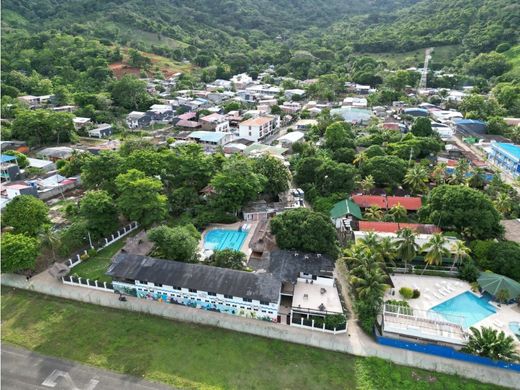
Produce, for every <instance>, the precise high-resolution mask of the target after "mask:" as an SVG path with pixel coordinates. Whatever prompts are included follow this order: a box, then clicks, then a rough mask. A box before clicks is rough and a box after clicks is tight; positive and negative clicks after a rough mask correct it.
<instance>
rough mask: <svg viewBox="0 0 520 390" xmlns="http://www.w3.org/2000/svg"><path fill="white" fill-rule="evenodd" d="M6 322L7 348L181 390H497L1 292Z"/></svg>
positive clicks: (280, 344) (147, 318)
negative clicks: (77, 362)
mask: <svg viewBox="0 0 520 390" xmlns="http://www.w3.org/2000/svg"><path fill="white" fill-rule="evenodd" d="M2 316H3V319H4V320H3V329H2V342H4V343H11V344H15V345H18V346H20V347H24V348H28V349H31V350H34V351H36V352H39V353H43V354H47V355H51V356H56V357H60V358H66V359H72V360H76V361H79V362H82V363H85V364H89V365H92V366H96V367H100V368H105V369H109V370H114V371H117V372H121V373H126V374H130V375H135V376H139V377H142V378H144V379H147V380H151V381H157V382H163V383H166V384H168V385H170V386H175V387H176V388H182V389H222V388H226V389H243V388H248V389H264V388H276V389H279V388H300V389H316V388H326V389H364V390H370V389H374V390H376V389H377V390H384V389H403V390H405V389H414V390H416V389H417V390H420V389H428V390H434V389H499V388H500V387H498V386H493V385H484V384H481V383H478V382H476V381H473V380H467V379H462V378H459V377H456V376H451V375H445V374H438V373H431V372H428V371H425V370H419V369H415V368H410V367H403V366H398V365H395V364H393V363H390V362H387V361H384V360H381V359H377V358H368V359H366V358H358V357H354V356H351V355H346V354H342V353H337V352H331V351H326V350H321V349H317V348H310V347H307V346H302V345H297V344H290V343H286V342H282V341H277V340H270V339H265V338H261V337H256V336H251V335H247V334H241V333H236V332H231V331H227V330H224V329H218V328H210V327H205V326H199V325H194V324H187V323H180V322H173V321H170V320H166V319H163V318H158V317H153V316H147V315H143V314H138V313H132V312H126V311H119V310H113V309H109V308H105V307H99V306H94V305H89V304H83V303H78V302H72V301H67V300H62V299H57V298H53V297H48V296H45V295H39V294H35V293H32V292H28V291H20V290H15V289H3V290H2ZM72 323H73V324H74V326H71V324H72ZM92 329H96V332H92ZM63 340H67V342H63ZM159 341H160V342H159Z"/></svg>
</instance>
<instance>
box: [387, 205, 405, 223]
mask: <svg viewBox="0 0 520 390" xmlns="http://www.w3.org/2000/svg"><path fill="white" fill-rule="evenodd" d="M388 215H390V216H391V217H392V219H393V220H394V221H395V222H403V221H405V220H406V217H407V215H408V212H407V211H406V208H404V207H403V206H402V205H401V203H397V204H396V205H393V206H392V207H391V208H390V210H388Z"/></svg>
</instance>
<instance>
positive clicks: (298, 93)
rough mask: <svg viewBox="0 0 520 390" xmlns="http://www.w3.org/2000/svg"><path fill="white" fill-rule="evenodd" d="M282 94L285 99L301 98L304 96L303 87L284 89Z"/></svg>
mask: <svg viewBox="0 0 520 390" xmlns="http://www.w3.org/2000/svg"><path fill="white" fill-rule="evenodd" d="M284 96H285V98H286V99H289V100H293V98H294V97H296V99H298V100H301V99H302V98H303V97H304V96H305V90H304V89H286V90H285V91H284Z"/></svg>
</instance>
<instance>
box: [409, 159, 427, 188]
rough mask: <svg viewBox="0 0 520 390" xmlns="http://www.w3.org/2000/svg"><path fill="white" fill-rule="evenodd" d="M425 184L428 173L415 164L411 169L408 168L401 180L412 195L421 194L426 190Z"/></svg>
mask: <svg viewBox="0 0 520 390" xmlns="http://www.w3.org/2000/svg"><path fill="white" fill-rule="evenodd" d="M427 182H428V171H427V170H426V168H424V167H423V166H421V165H419V164H415V165H414V166H413V167H411V168H408V170H407V171H406V175H405V176H404V180H403V183H404V184H407V185H408V186H409V187H410V189H411V190H412V192H414V193H420V192H423V191H424V190H425V189H426V188H427V186H426V183H427Z"/></svg>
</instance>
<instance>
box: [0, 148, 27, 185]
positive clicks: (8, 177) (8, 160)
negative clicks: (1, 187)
mask: <svg viewBox="0 0 520 390" xmlns="http://www.w3.org/2000/svg"><path fill="white" fill-rule="evenodd" d="M0 175H1V180H2V183H10V182H12V181H17V180H20V179H21V178H22V174H21V172H20V167H19V166H18V161H17V160H16V157H15V156H9V155H7V154H2V155H0Z"/></svg>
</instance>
